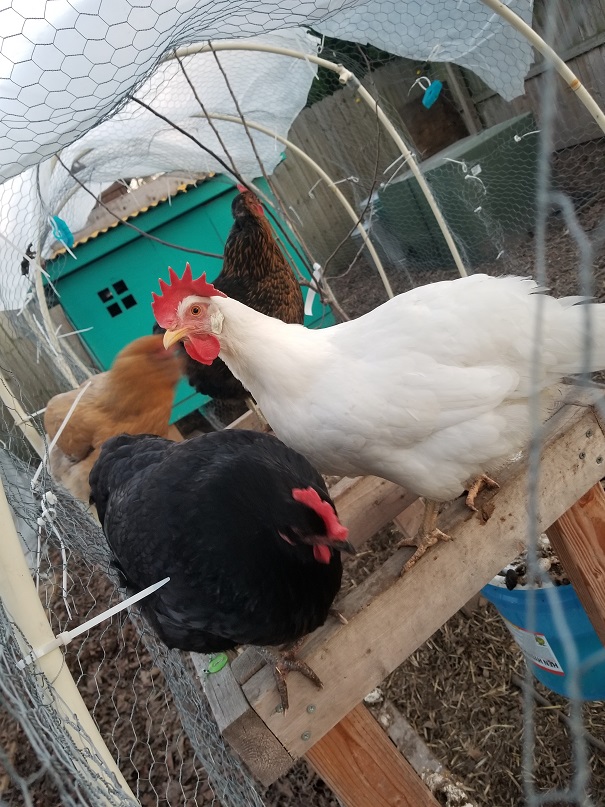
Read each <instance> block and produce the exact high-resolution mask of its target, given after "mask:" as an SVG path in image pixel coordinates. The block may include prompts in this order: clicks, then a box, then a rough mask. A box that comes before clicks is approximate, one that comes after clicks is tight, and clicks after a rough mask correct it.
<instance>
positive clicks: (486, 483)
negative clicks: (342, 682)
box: [466, 474, 500, 513]
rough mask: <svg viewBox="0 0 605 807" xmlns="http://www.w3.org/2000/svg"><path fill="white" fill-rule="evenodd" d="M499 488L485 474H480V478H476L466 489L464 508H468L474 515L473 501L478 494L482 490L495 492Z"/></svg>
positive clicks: (475, 509) (475, 510)
mask: <svg viewBox="0 0 605 807" xmlns="http://www.w3.org/2000/svg"><path fill="white" fill-rule="evenodd" d="M499 487H500V485H499V484H498V483H497V482H495V481H494V480H493V479H492V478H491V477H489V476H488V475H487V474H481V476H478V477H477V479H475V481H474V482H473V484H472V485H471V486H470V487H469V489H468V493H467V496H466V506H467V507H470V509H471V510H473V511H474V512H475V513H476V512H477V508H476V507H475V499H476V498H477V496H478V495H479V493H481V491H482V490H483V489H484V488H489V490H497V488H499Z"/></svg>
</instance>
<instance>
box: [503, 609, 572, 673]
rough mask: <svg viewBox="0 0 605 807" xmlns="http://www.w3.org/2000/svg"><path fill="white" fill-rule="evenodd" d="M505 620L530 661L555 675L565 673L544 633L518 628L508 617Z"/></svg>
mask: <svg viewBox="0 0 605 807" xmlns="http://www.w3.org/2000/svg"><path fill="white" fill-rule="evenodd" d="M504 621H505V622H506V627H507V628H508V629H509V631H510V632H511V633H512V635H513V639H514V640H515V642H516V643H517V644H518V645H519V647H520V648H521V650H522V651H523V652H524V653H525V655H526V656H527V658H528V659H529V660H530V661H533V663H534V664H535V665H536V666H538V667H540V668H541V669H543V670H548V672H551V673H554V674H555V675H565V671H564V670H563V667H561V665H560V664H559V661H558V659H557V657H556V656H555V654H554V651H553V649H552V647H551V646H550V644H549V643H548V639H547V638H546V636H544V634H543V633H532V632H531V631H528V630H524V629H523V628H518V627H517V626H516V625H513V623H512V622H509V621H508V619H505V620H504Z"/></svg>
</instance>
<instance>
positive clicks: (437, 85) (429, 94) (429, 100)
mask: <svg viewBox="0 0 605 807" xmlns="http://www.w3.org/2000/svg"><path fill="white" fill-rule="evenodd" d="M442 89H443V84H442V83H441V82H440V81H439V80H436V81H432V82H431V83H430V84H429V86H428V87H427V88H426V90H425V91H424V95H423V96H422V106H423V107H425V108H426V109H430V108H431V107H432V106H433V104H434V103H435V101H436V100H437V98H439V93H440V92H441V90H442Z"/></svg>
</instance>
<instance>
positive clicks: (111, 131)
mask: <svg viewBox="0 0 605 807" xmlns="http://www.w3.org/2000/svg"><path fill="white" fill-rule="evenodd" d="M509 5H510V6H511V7H513V8H514V9H515V10H516V11H517V12H518V13H519V14H521V16H522V17H523V18H524V19H525V20H528V21H531V2H528V0H510V2H509ZM306 25H309V26H312V27H313V28H314V29H315V30H316V31H318V32H319V33H321V34H326V35H331V36H336V37H339V38H341V39H345V40H351V41H355V42H361V43H370V44H372V45H375V46H377V47H380V48H383V49H384V50H387V51H389V52H391V53H395V54H398V55H401V56H406V57H410V58H415V59H423V60H424V59H426V60H429V59H433V60H435V61H453V62H457V63H458V64H460V65H463V66H465V67H468V68H470V69H471V70H473V71H474V72H475V73H477V75H479V76H481V78H483V80H484V81H485V82H486V83H487V84H489V85H490V86H491V87H492V88H493V89H495V90H496V91H497V92H499V93H501V94H502V95H503V96H504V97H505V98H512V97H514V96H516V95H518V94H520V93H521V92H523V80H524V77H525V75H526V73H527V70H528V69H529V65H530V63H531V60H532V52H531V48H530V47H529V45H528V44H527V42H526V41H525V40H524V39H523V38H522V37H520V35H519V34H517V33H516V32H515V31H514V30H513V29H512V28H510V27H509V26H506V24H505V23H503V21H502V20H501V19H500V17H498V16H497V15H495V14H493V13H492V12H491V11H489V9H488V8H487V7H486V6H484V5H483V4H482V3H481V1H480V0H422V1H421V2H420V0H419V1H418V2H413V1H412V0H397V2H392V0H369V2H361V0H348V2H347V1H346V0H345V2H343V0H316V2H309V3H305V4H301V3H300V2H295V0H274V2H271V3H269V2H263V0H235V2H233V0H231V1H230V2H224V0H212V2H202V0H69V2H68V1H67V0H52V2H47V0H0V32H1V34H2V37H3V38H2V40H1V43H0V182H2V181H4V180H7V181H5V182H4V185H2V186H1V187H0V234H1V235H3V236H4V237H5V239H6V238H8V239H9V240H10V241H12V242H13V243H14V244H15V245H16V247H17V249H15V248H13V247H11V246H10V245H9V244H8V242H7V241H6V240H4V239H3V240H0V308H15V307H20V306H21V305H22V303H23V300H24V299H25V296H26V293H27V291H28V288H29V282H28V280H27V279H26V278H22V277H21V274H20V269H19V264H20V262H21V255H20V254H19V253H20V252H21V253H22V252H23V251H24V250H25V248H26V246H27V245H28V244H29V243H30V242H33V243H34V244H37V243H38V239H39V237H40V234H43V235H44V236H45V237H46V238H45V245H46V247H48V244H49V243H50V241H51V240H52V239H51V238H50V237H48V236H47V234H48V231H49V224H48V222H49V217H50V215H51V214H59V215H60V216H61V217H62V218H63V219H64V220H65V221H66V222H67V223H68V225H69V227H70V229H71V230H72V232H76V231H77V230H78V229H80V228H81V227H82V226H83V225H84V223H85V221H86V219H87V217H88V214H89V212H90V210H91V208H92V206H93V204H94V201H93V199H92V198H91V197H90V195H88V194H86V193H85V192H84V191H82V190H77V191H76V192H75V194H73V195H70V194H72V193H73V190H74V188H75V187H76V186H75V183H74V181H73V180H72V179H71V178H70V177H69V176H68V175H67V174H66V172H65V171H64V169H63V168H62V167H61V165H60V164H59V163H57V162H56V161H55V160H49V159H46V158H48V157H49V155H53V154H56V153H57V152H58V151H59V150H60V149H63V151H62V159H63V160H64V161H65V162H66V164H67V165H69V166H70V167H71V168H72V169H73V170H74V171H76V172H77V175H78V176H79V177H80V178H81V180H82V181H84V182H85V183H86V184H87V185H88V186H89V187H90V188H91V189H97V190H99V189H100V188H102V187H104V186H106V185H107V184H110V183H111V182H112V181H114V180H116V179H119V178H123V177H128V176H131V177H133V176H134V177H136V176H147V175H153V174H155V173H162V172H167V171H173V170H177V171H179V172H187V171H191V172H192V174H195V173H199V172H205V171H209V170H215V171H216V170H222V169H221V167H220V166H219V165H218V164H217V163H216V162H215V161H213V160H212V159H211V158H209V157H208V155H207V154H206V153H205V152H204V151H203V150H202V149H200V148H199V146H197V145H196V144H195V143H193V142H192V141H191V140H188V139H187V138H186V137H185V136H183V135H182V134H181V133H179V132H177V131H175V130H174V129H173V128H172V127H171V126H170V125H169V124H167V123H165V122H163V121H161V120H159V119H158V118H156V117H154V116H153V115H152V114H151V113H150V112H148V111H147V110H144V109H142V108H141V107H140V106H137V105H135V104H134V103H133V102H129V103H128V104H127V105H126V106H125V107H124V108H123V109H121V110H120V111H119V112H118V113H117V114H115V115H114V116H113V117H111V118H110V119H108V120H105V122H102V123H99V122H100V121H103V119H104V118H106V117H107V116H108V115H109V114H110V113H111V112H112V111H113V110H114V109H115V107H116V104H117V103H118V102H119V101H120V99H121V98H123V97H124V96H125V95H126V94H127V93H132V92H133V90H134V91H135V92H134V94H135V96H136V97H139V98H141V99H142V100H145V101H146V102H148V103H149V104H150V105H151V106H152V107H153V108H154V109H155V110H157V111H158V112H161V113H163V114H164V115H166V116H167V117H168V118H169V119H170V120H171V121H173V122H174V123H176V124H178V125H180V126H181V127H182V128H184V129H186V130H187V131H188V132H190V133H191V134H193V135H195V136H196V137H197V138H198V139H199V140H201V141H202V142H203V143H204V144H205V145H206V146H208V147H209V148H211V149H212V150H213V151H215V152H217V153H219V154H220V155H221V156H222V157H223V158H225V159H228V158H227V155H225V153H224V151H223V149H222V147H221V145H220V143H219V142H218V140H217V137H216V135H215V133H214V132H213V130H212V128H211V127H210V126H209V124H208V122H207V120H206V119H205V117H204V114H203V112H202V110H201V108H200V105H199V103H198V101H197V100H196V99H195V97H194V95H193V93H192V91H191V88H190V87H189V85H188V84H187V81H186V79H185V77H184V75H183V74H182V72H181V70H180V67H179V65H178V63H177V62H176V61H174V60H172V61H168V62H164V63H163V64H161V65H160V67H159V69H157V70H156V71H155V72H154V71H153V68H154V67H155V66H156V65H157V63H158V60H159V59H160V58H161V57H162V56H163V55H164V54H165V53H166V51H167V50H168V49H170V48H174V47H178V46H181V45H185V44H190V43H192V42H198V41H204V40H209V39H221V40H224V39H229V38H234V37H236V38H243V37H245V38H251V37H252V38H254V39H257V40H259V41H262V42H268V43H272V44H274V45H279V46H282V47H286V48H290V49H293V50H298V51H303V52H305V53H309V54H311V53H315V52H316V50H317V39H316V38H314V37H312V36H310V35H309V34H308V33H307V32H306V31H305V30H304V29H303V28H302V27H301V26H306ZM295 26H299V27H295ZM262 32H264V33H262ZM261 33H262V35H260V34H261ZM254 35H256V36H254ZM219 59H220V62H221V65H222V66H223V68H224V69H225V71H226V73H227V75H228V77H229V81H230V84H231V88H232V90H233V92H234V93H235V95H236V97H237V99H238V101H239V104H240V107H241V109H242V111H243V113H244V115H245V116H246V117H247V118H248V119H249V120H252V121H255V122H258V123H260V124H263V125H264V126H266V127H268V128H269V129H271V130H272V131H275V132H276V133H277V134H279V135H281V136H287V133H288V130H289V128H290V126H291V124H292V122H293V120H294V118H295V117H296V115H297V114H298V113H299V112H300V110H301V109H302V108H303V106H304V104H305V102H306V98H307V95H308V92H309V89H310V87H311V83H312V81H313V79H314V77H315V75H316V68H315V66H314V65H312V64H311V63H309V62H305V61H302V60H298V59H288V58H286V57H283V56H279V55H274V54H265V53H255V52H243V51H232V52H228V51H221V52H220V53H219ZM184 64H185V69H186V71H187V73H188V75H189V77H190V79H191V80H192V82H193V83H194V85H195V87H196V90H197V93H198V95H199V98H200V99H201V101H202V102H203V104H204V106H205V108H206V110H207V111H209V112H214V113H216V112H219V113H227V114H233V115H235V114H237V110H236V108H235V104H234V102H233V100H232V97H231V94H230V92H229V89H228V87H227V86H226V83H225V81H224V79H223V77H222V74H221V73H220V71H219V69H218V66H217V64H216V61H215V59H214V56H213V54H197V55H195V56H191V57H188V58H187V59H185V60H184ZM97 124H98V125H97ZM215 125H216V128H217V129H218V130H219V132H220V136H221V139H222V140H223V142H224V143H225V145H226V148H227V151H228V152H229V154H230V155H231V157H232V158H233V160H234V162H235V164H236V165H237V168H238V170H239V171H240V173H242V174H243V175H244V176H248V177H249V178H250V177H252V176H257V175H258V174H259V169H258V162H257V160H256V158H255V156H254V154H253V151H252V149H251V146H250V143H249V140H248V137H247V136H246V133H245V131H244V130H243V128H242V127H240V126H237V125H235V124H232V123H221V122H219V123H216V124H215ZM95 127H96V128H95ZM78 138H79V139H78ZM254 141H255V144H256V146H257V148H258V150H259V152H260V156H261V158H262V160H263V162H264V164H265V166H266V168H267V170H268V171H269V172H271V171H272V170H273V169H274V167H275V165H276V164H277V162H278V161H279V159H280V154H281V151H282V148H281V146H279V144H278V143H277V142H276V141H275V140H274V139H273V138H271V137H268V136H265V135H261V134H259V133H258V132H255V133H254ZM38 165H39V168H34V166H38ZM24 169H25V170H24ZM66 199H68V201H67V203H66V204H65V200H66ZM44 256H45V250H43V257H44Z"/></svg>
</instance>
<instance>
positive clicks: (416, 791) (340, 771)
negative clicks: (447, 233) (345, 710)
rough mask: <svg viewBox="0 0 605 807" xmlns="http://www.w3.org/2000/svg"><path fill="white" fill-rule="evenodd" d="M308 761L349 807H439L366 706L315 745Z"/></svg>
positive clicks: (360, 706)
mask: <svg viewBox="0 0 605 807" xmlns="http://www.w3.org/2000/svg"><path fill="white" fill-rule="evenodd" d="M306 758H307V761H308V762H309V763H310V764H311V767H312V768H314V770H315V771H316V772H317V773H318V774H319V775H320V776H321V778H322V779H323V780H324V781H325V782H326V783H327V784H328V785H329V786H330V787H331V789H332V791H333V792H334V794H335V795H336V796H337V797H338V798H339V799H340V800H341V801H342V802H343V804H344V805H346V807H368V805H372V807H438V804H439V802H438V801H437V800H436V799H435V797H434V796H433V794H432V793H431V792H430V790H429V789H428V788H427V787H426V785H424V783H423V782H422V780H421V779H420V777H419V776H418V775H417V774H416V772H415V771H414V769H413V768H412V766H411V765H410V763H409V762H408V761H407V760H406V759H405V757H403V756H401V754H400V753H399V752H398V751H397V749H396V748H395V746H394V745H393V743H392V742H391V740H390V739H389V738H388V737H387V735H386V734H385V733H384V731H383V730H382V729H381V728H380V726H379V725H378V723H377V722H376V720H374V718H373V717H372V715H371V714H370V712H369V711H368V710H367V709H366V708H365V706H363V704H360V705H358V706H356V707H355V709H353V710H352V711H351V712H350V713H349V714H348V715H346V717H344V718H343V719H342V720H341V721H340V722H339V723H338V725H336V726H334V728H333V729H332V730H331V731H329V732H328V733H327V734H326V735H325V736H324V737H322V739H321V740H319V742H317V743H315V745H314V746H313V747H312V748H311V749H309V751H308V752H307V754H306Z"/></svg>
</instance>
